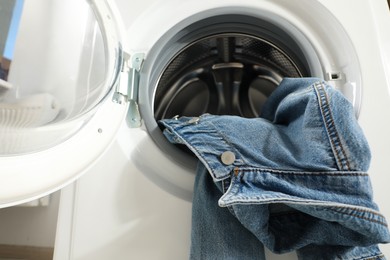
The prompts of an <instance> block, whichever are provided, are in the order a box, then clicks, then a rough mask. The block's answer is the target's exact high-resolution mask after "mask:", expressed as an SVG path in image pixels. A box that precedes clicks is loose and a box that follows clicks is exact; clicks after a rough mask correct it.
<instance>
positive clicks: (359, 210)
mask: <svg viewBox="0 0 390 260" xmlns="http://www.w3.org/2000/svg"><path fill="white" fill-rule="evenodd" d="M343 208H345V209H351V210H354V211H358V212H362V213H369V214H373V215H375V216H377V217H380V218H384V216H383V215H382V214H379V213H377V212H374V211H371V210H364V209H359V208H355V207H347V206H345V207H342V206H336V207H332V209H330V208H324V210H327V211H336V212H338V213H340V214H344V215H348V216H352V217H356V218H360V219H364V220H367V221H370V222H374V223H378V224H380V225H382V226H385V227H387V223H386V222H384V221H381V220H376V219H370V218H367V217H363V216H359V215H357V214H354V213H348V212H342V211H341V209H343Z"/></svg>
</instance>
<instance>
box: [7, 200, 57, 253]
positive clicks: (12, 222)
mask: <svg viewBox="0 0 390 260" xmlns="http://www.w3.org/2000/svg"><path fill="white" fill-rule="evenodd" d="M59 198H60V192H56V193H53V194H52V195H50V202H49V205H48V206H38V207H22V206H15V207H9V208H3V209H0V244H3V245H23V246H38V247H54V241H55V234H56V226H57V216H58V205H59Z"/></svg>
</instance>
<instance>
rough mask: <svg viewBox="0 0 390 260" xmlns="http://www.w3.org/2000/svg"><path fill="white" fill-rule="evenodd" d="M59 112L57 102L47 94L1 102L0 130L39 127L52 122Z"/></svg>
mask: <svg viewBox="0 0 390 260" xmlns="http://www.w3.org/2000/svg"><path fill="white" fill-rule="evenodd" d="M59 111H60V105H59V102H58V101H57V99H56V98H55V97H54V96H53V95H51V94H48V93H43V94H36V95H32V96H28V97H24V98H21V99H15V100H13V101H10V102H1V103H0V130H2V129H10V128H26V127H39V126H42V125H45V124H47V123H50V122H51V121H53V120H54V119H55V118H56V117H57V116H58V113H59Z"/></svg>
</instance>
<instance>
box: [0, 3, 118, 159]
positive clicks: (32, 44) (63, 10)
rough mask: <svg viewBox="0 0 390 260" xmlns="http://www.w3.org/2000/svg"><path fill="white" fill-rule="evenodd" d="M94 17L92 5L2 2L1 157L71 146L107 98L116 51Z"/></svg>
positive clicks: (97, 16) (98, 17) (112, 38)
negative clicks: (71, 139) (67, 141)
mask: <svg viewBox="0 0 390 260" xmlns="http://www.w3.org/2000/svg"><path fill="white" fill-rule="evenodd" d="M101 2H103V1H101ZM104 3H105V1H104ZM98 9H99V8H98V7H97V6H96V4H95V3H94V1H80V0H66V1H63V0H50V1H47V0H9V1H1V2H0V30H1V31H0V156H10V155H20V154H26V153H32V152H36V151H40V150H43V149H46V148H49V147H53V146H55V145H57V144H59V143H61V142H63V141H64V140H67V139H69V138H70V137H71V136H72V135H74V134H75V133H77V132H78V131H79V130H80V129H81V128H82V127H83V126H84V125H85V124H86V123H87V122H88V121H89V120H90V118H91V117H92V116H93V115H94V113H95V111H96V108H97V107H98V106H99V104H101V103H102V101H104V100H105V99H106V98H107V97H108V94H109V93H110V91H111V89H112V88H113V86H114V84H115V82H116V79H117V74H118V69H119V67H120V65H121V64H120V62H118V54H119V53H120V50H119V49H118V48H119V46H120V45H119V40H118V39H117V36H116V35H114V36H113V35H107V33H106V32H105V26H106V25H104V23H105V21H104V19H103V18H102V15H100V14H99V13H98V12H97V11H96V10H98ZM105 19H110V17H107V15H106V16H105ZM115 33H116V32H115ZM111 45H114V46H111Z"/></svg>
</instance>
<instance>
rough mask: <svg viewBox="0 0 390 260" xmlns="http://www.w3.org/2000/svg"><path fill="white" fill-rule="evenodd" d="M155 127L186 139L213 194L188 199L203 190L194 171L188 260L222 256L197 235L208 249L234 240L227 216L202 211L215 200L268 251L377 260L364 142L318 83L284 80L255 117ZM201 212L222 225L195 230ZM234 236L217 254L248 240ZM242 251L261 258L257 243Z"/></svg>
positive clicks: (382, 223)
mask: <svg viewBox="0 0 390 260" xmlns="http://www.w3.org/2000/svg"><path fill="white" fill-rule="evenodd" d="M161 123H162V124H163V125H164V126H165V128H166V129H165V131H164V134H165V135H166V137H167V138H168V139H169V140H170V141H171V142H173V143H177V144H184V145H186V146H187V147H188V148H189V149H190V150H191V151H192V152H193V153H194V154H195V155H196V156H197V157H198V158H199V160H200V162H201V164H202V165H203V166H204V167H205V168H206V169H207V172H208V173H209V174H210V176H211V177H212V181H213V182H214V185H215V186H216V187H218V190H219V191H220V194H218V193H217V192H214V193H213V194H214V195H210V194H209V195H210V196H211V197H212V198H210V201H209V202H207V203H204V200H203V201H202V200H198V199H197V198H198V197H199V196H201V197H202V196H204V195H202V193H208V192H209V191H210V184H207V181H205V180H202V179H200V178H204V176H203V175H201V174H199V173H200V172H201V171H202V167H199V169H200V170H199V171H198V174H197V177H196V178H197V180H196V185H198V187H197V186H195V189H194V192H195V194H194V201H193V202H194V203H193V211H194V212H193V234H192V236H193V237H192V239H193V240H192V249H191V254H192V257H191V258H192V259H229V258H224V257H222V256H221V255H222V251H223V250H215V251H210V254H208V252H207V251H205V250H208V249H207V248H202V247H201V246H200V244H199V243H202V242H201V241H200V239H199V236H203V237H206V236H207V243H209V245H208V247H209V248H210V247H213V246H214V245H217V244H218V243H223V239H224V238H229V237H232V236H234V232H235V231H234V230H233V229H234V228H235V227H233V226H229V224H230V221H233V220H228V219H227V218H226V220H225V219H224V218H222V219H221V220H217V219H218V217H217V216H216V215H213V216H210V215H212V214H214V213H212V214H209V213H210V211H209V210H210V208H211V207H213V206H212V205H211V204H212V203H217V202H216V201H218V205H219V206H220V207H222V208H220V209H221V210H225V209H224V208H227V209H228V210H229V212H230V214H231V215H232V216H234V218H235V219H236V220H238V221H239V223H240V224H241V225H238V226H240V228H242V227H244V228H245V229H246V230H248V231H250V233H251V234H253V235H254V236H255V237H256V238H257V239H258V241H260V242H261V243H262V244H263V245H265V246H266V247H268V248H269V249H270V250H272V251H273V252H275V253H285V252H289V251H292V250H297V254H298V257H299V259H349V260H352V259H367V260H368V259H385V257H384V256H383V254H381V252H380V251H379V249H378V247H377V244H378V243H388V242H390V234H389V230H388V227H387V222H386V220H385V218H384V216H383V215H382V214H381V213H380V212H379V210H378V207H377V205H376V204H375V203H374V202H373V194H372V187H371V184H370V179H369V176H368V174H367V170H368V168H369V164H370V158H371V156H370V150H369V146H368V143H367V141H366V139H365V137H364V134H363V132H362V130H361V128H360V127H359V125H358V123H357V120H356V119H355V116H354V111H353V108H352V105H351V104H350V103H349V101H348V100H347V99H346V98H345V97H344V96H343V95H342V94H341V93H340V92H339V91H337V90H335V89H334V88H332V87H331V86H329V85H327V83H326V82H324V81H321V80H319V79H315V78H300V79H284V80H283V81H282V83H281V84H280V86H278V88H277V89H276V90H275V91H274V92H273V93H272V94H271V96H270V97H269V98H268V100H267V102H266V104H265V106H264V107H263V115H262V116H261V117H260V118H254V119H247V118H242V117H237V116H215V115H209V114H206V115H202V116H201V117H199V118H188V117H182V118H174V119H167V120H162V121H161ZM202 183H203V185H199V184H202ZM214 190H215V189H214ZM199 194H201V195H199ZM213 200H214V202H212V201H213ZM216 211H217V210H216V209H213V211H211V212H216ZM225 212H226V210H225ZM202 214H203V216H202V218H203V220H202V221H201V222H199V220H197V218H198V217H199V216H200V215H202ZM206 217H207V218H209V219H210V220H209V221H212V222H215V221H220V222H225V223H223V224H222V223H218V226H217V228H214V229H201V225H202V222H203V223H207V219H206ZM216 218H217V219H216ZM207 225H211V224H210V223H207ZM228 226H229V227H228ZM236 226H237V225H236ZM199 230H203V231H201V233H202V234H198V233H197V232H198V231H199ZM211 230H212V232H211ZM204 232H205V233H204ZM240 232H241V231H240ZM240 234H241V235H242V237H240V238H236V237H235V238H234V240H237V241H241V244H240V245H239V246H240V247H238V248H235V246H238V245H236V244H235V245H232V246H229V248H228V249H224V250H232V251H233V250H235V249H237V250H238V251H239V250H241V253H242V254H243V255H245V254H246V253H248V252H245V251H244V250H245V246H243V245H245V243H246V242H245V241H246V240H247V239H249V240H250V241H252V238H251V237H250V235H249V234H248V235H245V234H247V233H245V232H242V233H240ZM233 244H234V243H233ZM252 245H255V243H253V244H252V242H251V246H252ZM249 248H250V246H248V251H250V252H252V251H253V250H252V248H251V249H249ZM236 253H237V252H235V254H236ZM238 253H239V252H238ZM225 254H227V255H228V254H229V253H228V252H225ZM249 254H253V255H252V259H264V255H263V253H262V251H261V250H260V249H259V252H255V251H253V253H249ZM200 255H203V257H200ZM231 259H234V258H231ZM235 259H246V258H235ZM248 259H250V258H248Z"/></svg>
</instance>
